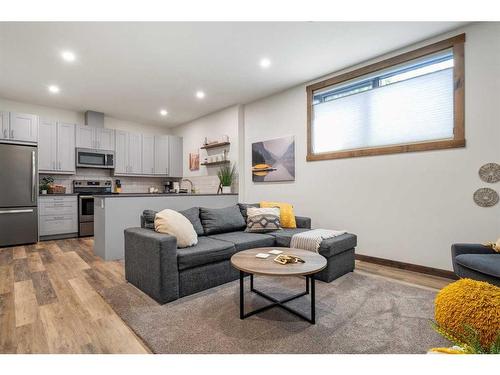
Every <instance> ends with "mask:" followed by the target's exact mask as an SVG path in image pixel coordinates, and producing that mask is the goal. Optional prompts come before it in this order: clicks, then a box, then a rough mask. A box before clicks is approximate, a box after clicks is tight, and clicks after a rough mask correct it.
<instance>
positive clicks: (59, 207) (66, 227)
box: [38, 195, 78, 240]
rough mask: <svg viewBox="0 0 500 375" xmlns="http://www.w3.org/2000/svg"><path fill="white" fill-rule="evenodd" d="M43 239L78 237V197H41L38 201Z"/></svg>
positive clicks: (40, 230)
mask: <svg viewBox="0 0 500 375" xmlns="http://www.w3.org/2000/svg"><path fill="white" fill-rule="evenodd" d="M38 205H39V207H38V212H39V217H40V219H39V222H40V229H39V232H40V237H41V239H42V240H43V239H52V238H58V237H61V238H62V237H73V236H77V235H78V197H77V196H76V195H72V196H61V195H56V196H40V197H39V200H38Z"/></svg>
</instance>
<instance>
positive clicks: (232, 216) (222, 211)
mask: <svg viewBox="0 0 500 375" xmlns="http://www.w3.org/2000/svg"><path fill="white" fill-rule="evenodd" d="M200 219H201V224H202V225H203V229H204V231H205V234H206V235H210V234H216V233H226V232H234V231H238V230H242V229H244V228H245V227H246V226H247V224H246V222H245V220H244V219H243V215H242V214H241V211H240V208H239V207H238V206H237V205H234V206H229V207H225V208H206V207H200Z"/></svg>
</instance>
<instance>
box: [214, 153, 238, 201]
mask: <svg viewBox="0 0 500 375" xmlns="http://www.w3.org/2000/svg"><path fill="white" fill-rule="evenodd" d="M224 162H226V161H224ZM235 175H236V165H235V164H233V165H232V166H231V165H227V164H225V165H223V166H222V167H220V168H219V171H218V172H217V177H219V182H220V185H219V191H221V192H222V193H223V194H229V193H231V185H232V184H233V180H234V177H235ZM219 191H218V192H219ZM218 192H217V193H218Z"/></svg>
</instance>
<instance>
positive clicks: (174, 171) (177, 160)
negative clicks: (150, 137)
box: [168, 135, 183, 177]
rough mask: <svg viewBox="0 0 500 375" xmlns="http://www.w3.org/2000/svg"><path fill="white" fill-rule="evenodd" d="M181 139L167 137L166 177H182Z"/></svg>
mask: <svg viewBox="0 0 500 375" xmlns="http://www.w3.org/2000/svg"><path fill="white" fill-rule="evenodd" d="M182 172H183V170H182V137H176V136H172V135H170V136H169V137H168V177H182V174H183V173H182Z"/></svg>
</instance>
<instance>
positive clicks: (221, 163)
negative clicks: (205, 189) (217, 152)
mask: <svg viewBox="0 0 500 375" xmlns="http://www.w3.org/2000/svg"><path fill="white" fill-rule="evenodd" d="M230 162H231V161H230V160H222V161H214V162H212V163H201V164H200V165H204V166H205V167H215V166H217V165H223V164H228V163H230Z"/></svg>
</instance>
